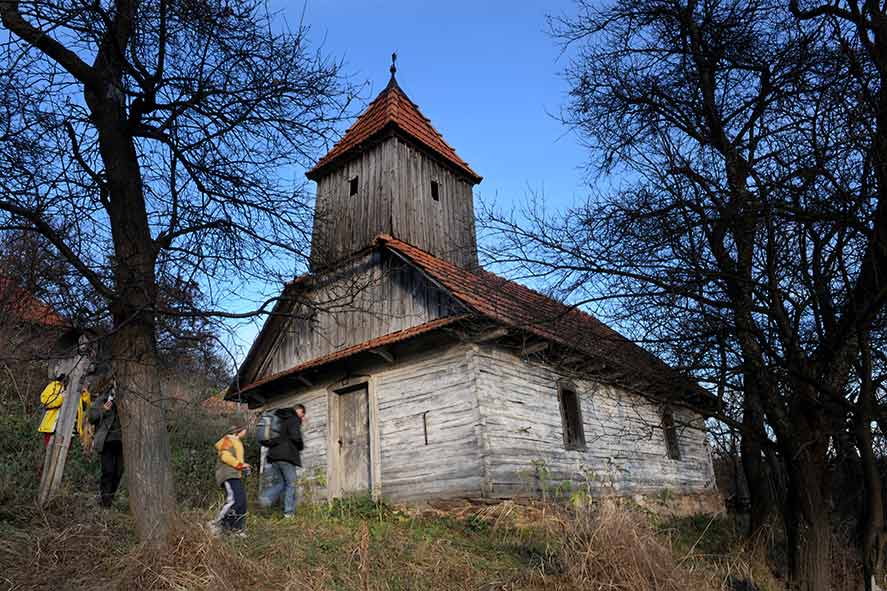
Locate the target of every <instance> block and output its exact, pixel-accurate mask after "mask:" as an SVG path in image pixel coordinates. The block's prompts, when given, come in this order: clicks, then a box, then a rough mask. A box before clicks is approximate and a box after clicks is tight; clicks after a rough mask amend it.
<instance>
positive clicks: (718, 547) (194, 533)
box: [0, 503, 781, 591]
mask: <svg viewBox="0 0 887 591" xmlns="http://www.w3.org/2000/svg"><path fill="white" fill-rule="evenodd" d="M81 506H82V505H81ZM75 507H76V506H75V505H73V504H69V505H63V506H61V507H57V508H56V510H55V511H54V512H49V513H37V512H35V513H34V514H33V515H31V516H29V517H28V522H29V523H31V524H32V527H29V528H28V529H22V528H21V527H17V528H15V529H13V528H10V527H9V526H8V525H7V526H4V525H3V523H2V522H0V590H4V591H6V590H8V591H26V590H27V591H31V590H34V591H37V590H41V591H42V590H50V589H53V590H56V589H60V590H65V589H83V590H96V591H98V590H101V591H117V590H121V591H122V590H127V591H129V590H132V591H148V590H152V591H153V590H157V591H165V590H170V591H172V590H182V591H186V590H187V591H204V590H205V591H210V590H232V591H233V590H240V589H250V590H251V591H262V590H269V591H270V590H272V589H273V590H284V591H320V590H328V589H337V590H343V591H344V590H348V591H383V590H385V591H394V590H407V589H416V590H418V589H447V590H451V589H452V590H454V591H458V590H465V591H468V590H472V591H476V590H483V591H494V590H495V591H503V590H504V591H516V590H519V589H523V590H529V591H534V590H540V591H541V590H543V589H544V590H558V591H578V590H580V589H581V590H601V591H604V590H606V591H628V590H630V591H653V590H656V591H672V590H678V589H680V590H685V589H694V590H699V591H721V590H723V591H728V590H732V589H745V588H748V589H752V588H754V589H759V590H761V591H770V590H773V591H775V590H776V589H779V588H781V587H780V585H779V581H778V580H776V579H775V578H774V577H773V575H772V573H771V572H770V568H769V567H768V566H767V555H766V552H765V551H764V549H763V548H764V547H765V546H766V544H760V545H758V546H753V547H748V546H745V545H743V544H742V543H740V542H739V541H737V537H736V536H735V532H733V531H732V530H731V529H730V527H728V525H727V524H728V523H729V522H728V521H727V520H724V519H695V520H684V521H678V520H675V521H671V522H669V523H667V524H662V523H659V524H656V523H655V522H654V521H651V519H650V518H649V516H647V515H645V514H643V513H640V512H635V511H630V510H626V509H625V508H618V507H613V506H608V505H606V504H599V505H595V507H594V508H587V509H583V510H574V509H566V508H564V507H559V506H555V505H544V504H531V505H519V504H515V503H501V504H498V505H494V506H489V507H477V506H473V507H468V506H466V507H463V508H451V509H450V510H448V511H433V512H431V513H429V512H422V513H414V514H407V513H403V512H400V511H396V510H391V509H390V508H383V509H380V510H379V511H378V512H377V513H373V511H372V510H370V511H367V510H366V508H365V507H362V508H359V509H358V510H352V509H348V508H346V510H344V511H330V510H329V509H326V510H321V509H317V510H314V511H311V510H305V511H303V512H302V513H301V514H300V515H299V516H298V517H297V518H296V519H295V520H293V521H282V520H280V519H278V518H273V517H262V516H258V515H250V516H249V525H248V527H249V538H247V539H238V538H229V537H222V538H215V537H212V536H210V535H209V533H208V532H207V531H206V529H205V528H204V527H203V525H202V523H203V522H204V521H205V520H206V519H207V516H208V512H198V511H191V512H187V513H184V514H182V515H181V518H180V520H179V526H178V528H177V530H176V532H175V535H174V538H173V543H172V544H171V546H170V547H169V548H168V549H167V550H165V551H163V552H158V551H157V550H156V549H155V548H150V547H145V546H141V545H139V544H137V543H135V540H134V539H133V535H132V524H131V521H130V519H129V517H128V516H127V515H126V514H125V513H122V512H110V513H107V512H100V511H99V510H97V509H88V510H87V509H81V510H75ZM306 509H307V508H306ZM18 523H21V521H19V522H18ZM742 582H749V583H753V584H754V585H755V586H754V587H742V586H741V585H740V583H742Z"/></svg>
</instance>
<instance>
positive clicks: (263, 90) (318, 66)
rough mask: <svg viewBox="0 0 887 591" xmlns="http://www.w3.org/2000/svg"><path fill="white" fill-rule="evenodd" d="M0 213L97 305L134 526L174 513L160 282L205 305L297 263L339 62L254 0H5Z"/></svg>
mask: <svg viewBox="0 0 887 591" xmlns="http://www.w3.org/2000/svg"><path fill="white" fill-rule="evenodd" d="M0 18H2V23H3V26H4V27H5V29H6V35H5V37H4V41H3V43H2V49H0V52H2V58H0V63H2V66H0V138H2V143H0V172H2V174H0V179H2V180H0V227H4V228H18V229H27V230H28V231H32V232H36V233H39V234H41V235H42V236H43V237H45V238H46V239H47V240H48V241H49V243H50V244H52V246H53V248H55V249H56V250H57V251H58V252H59V253H60V254H61V256H62V257H63V258H64V259H65V260H66V261H67V263H68V264H70V265H71V266H72V267H73V268H74V269H76V271H77V272H78V273H79V274H80V275H81V276H82V277H84V278H85V279H86V280H87V281H88V282H89V285H90V287H91V289H92V290H94V292H95V293H96V294H98V295H99V296H100V297H101V298H102V299H103V301H104V303H105V304H106V306H107V310H108V314H109V316H110V319H111V324H112V330H111V333H110V335H109V338H110V350H111V356H112V364H113V371H114V374H115V377H116V379H117V383H118V386H119V388H120V391H121V396H120V397H119V398H118V400H119V403H120V406H119V409H120V412H121V418H122V423H123V428H124V457H125V460H126V464H127V473H128V483H129V489H130V491H131V494H130V507H131V510H132V512H133V514H134V516H135V521H136V529H137V532H138V534H139V537H140V538H141V539H144V540H151V541H157V542H162V541H163V540H164V539H165V536H166V533H167V532H168V529H169V526H170V523H171V517H172V514H173V512H174V494H173V482H172V473H171V470H170V467H169V447H168V443H167V438H166V429H165V425H164V421H163V415H162V408H161V406H162V405H161V400H160V394H159V381H158V375H157V341H156V335H157V323H158V318H159V317H161V316H163V315H179V316H182V315H196V314H206V313H219V314H223V312H222V311H220V310H206V309H200V310H197V309H191V308H189V307H188V306H172V305H170V303H169V302H168V301H161V300H160V299H159V297H158V286H159V285H160V284H161V283H163V282H166V283H167V284H175V283H176V282H186V283H187V282H190V281H198V282H199V283H200V284H201V285H202V286H204V287H205V288H206V291H207V293H209V294H211V297H210V298H209V300H210V302H211V303H216V302H218V301H219V299H220V297H219V294H220V293H221V290H223V289H224V286H225V285H232V283H230V282H231V281H233V280H235V279H236V278H249V277H255V276H261V277H262V278H263V279H265V278H267V277H268V276H269V273H271V272H272V271H274V270H275V269H276V268H277V267H280V266H285V267H286V269H287V271H291V270H292V266H293V262H292V261H293V257H301V256H302V253H303V252H305V253H307V250H303V246H304V245H305V244H307V241H306V236H307V233H308V232H309V231H310V227H311V225H310V223H309V218H310V214H311V209H310V207H309V203H308V201H307V199H306V196H305V195H304V194H303V192H302V191H301V186H287V184H286V183H284V182H282V180H281V179H282V178H284V176H283V174H282V172H284V171H285V167H287V166H289V165H292V164H296V163H299V162H303V163H304V162H305V161H307V160H308V159H309V158H310V156H311V155H312V154H313V153H314V151H315V149H316V148H317V147H318V146H319V145H320V144H321V143H322V142H323V141H324V138H325V137H327V135H328V134H329V133H330V132H331V131H332V130H333V126H334V125H335V124H336V123H337V121H338V119H339V117H340V116H341V114H342V112H343V109H344V108H345V107H346V106H347V105H348V102H349V100H350V98H351V89H350V87H349V86H348V85H347V84H345V83H343V78H342V76H341V74H340V65H339V64H338V63H336V62H333V61H330V60H328V59H327V58H325V57H324V56H323V55H322V54H321V53H319V52H318V51H315V50H312V49H311V47H310V44H309V41H308V38H307V32H308V29H307V27H306V26H304V25H303V24H302V23H299V25H298V27H297V28H296V29H295V30H289V29H287V28H286V27H285V26H283V23H281V22H277V21H276V20H275V19H274V18H273V15H271V14H269V13H268V12H267V9H266V7H265V4H264V3H263V2H260V1H258V0H253V1H246V2H229V1H225V0H154V1H149V0H142V1H140V0H113V1H112V0H106V1H100V2H95V1H92V0H90V1H86V0H80V1H77V0H75V1H65V2H53V1H43V0H41V1H32V2H24V1H22V2H18V1H3V2H0Z"/></svg>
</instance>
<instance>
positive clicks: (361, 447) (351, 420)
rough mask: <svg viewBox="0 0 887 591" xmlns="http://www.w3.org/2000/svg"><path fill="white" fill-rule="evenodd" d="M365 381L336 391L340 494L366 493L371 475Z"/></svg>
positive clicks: (369, 486) (369, 485)
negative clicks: (337, 399) (337, 402)
mask: <svg viewBox="0 0 887 591" xmlns="http://www.w3.org/2000/svg"><path fill="white" fill-rule="evenodd" d="M367 394H368V393H367V385H366V384H361V385H360V386H357V387H355V388H350V389H348V390H345V391H342V392H339V393H338V396H339V467H340V470H341V471H340V474H341V480H340V482H341V483H342V494H345V495H347V494H358V493H367V492H369V491H370V488H371V485H372V482H371V481H372V478H371V476H370V417H369V398H368V396H367Z"/></svg>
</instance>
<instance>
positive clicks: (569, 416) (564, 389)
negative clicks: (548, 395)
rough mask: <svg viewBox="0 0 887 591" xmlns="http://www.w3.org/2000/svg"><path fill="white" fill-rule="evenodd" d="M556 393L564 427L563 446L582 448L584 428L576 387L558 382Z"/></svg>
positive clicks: (583, 447) (583, 446)
mask: <svg viewBox="0 0 887 591" xmlns="http://www.w3.org/2000/svg"><path fill="white" fill-rule="evenodd" d="M557 394H558V400H559V401H560V407H561V422H562V423H563V427H564V448H566V449H578V450H584V449H585V429H584V428H583V426H582V408H581V407H580V405H579V395H578V394H576V388H575V387H573V386H572V385H570V384H558V388H557Z"/></svg>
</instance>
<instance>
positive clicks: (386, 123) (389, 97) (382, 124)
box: [306, 76, 481, 183]
mask: <svg viewBox="0 0 887 591" xmlns="http://www.w3.org/2000/svg"><path fill="white" fill-rule="evenodd" d="M391 128H396V129H398V130H399V131H401V132H402V133H404V134H406V135H407V136H409V137H410V138H411V139H413V140H414V141H416V142H418V143H419V144H421V145H422V146H423V147H424V148H426V149H428V150H430V151H431V152H433V153H434V154H436V155H437V156H439V157H440V158H442V159H443V160H445V161H446V162H447V163H449V164H450V165H452V166H453V167H454V168H456V170H457V171H459V172H461V173H462V174H464V175H466V176H467V177H468V178H469V179H471V180H472V181H473V182H475V183H479V182H480V181H481V177H480V175H478V174H477V173H476V172H474V171H473V170H472V169H471V167H470V166H468V163H467V162H465V161H464V160H463V159H462V158H460V157H459V155H458V154H456V150H454V149H453V148H452V146H450V145H449V144H448V143H447V142H446V141H445V140H444V139H443V136H442V135H441V134H440V133H438V131H437V130H436V129H434V127H433V126H432V125H431V121H430V120H429V119H428V118H427V117H425V115H423V114H422V113H421V112H420V111H419V107H418V106H416V104H415V103H414V102H413V101H411V100H410V98H409V97H408V96H407V95H406V93H404V91H403V90H401V88H400V86H398V85H397V82H396V81H395V79H394V77H393V76H392V78H391V82H389V83H388V86H386V87H385V89H384V90H383V91H382V92H381V93H379V96H377V97H376V98H375V100H374V101H373V102H372V103H370V106H369V107H367V110H366V111H364V113H363V114H362V115H361V116H360V117H358V118H357V121H355V122H354V124H353V125H352V126H351V127H350V128H349V129H348V131H346V132H345V135H344V136H343V137H342V139H341V140H339V142H338V143H337V144H336V145H335V146H333V149H332V150H330V151H329V153H327V155H326V156H324V157H323V158H321V159H320V160H319V161H318V162H317V164H316V165H315V166H314V168H312V169H311V170H309V171H308V172H307V173H306V176H307V177H308V178H310V179H316V178H317V177H318V176H320V172H321V171H322V170H323V169H325V168H327V167H328V166H330V165H331V164H332V163H333V162H334V161H337V160H339V159H340V158H342V157H343V156H345V155H347V154H349V153H351V152H352V151H354V150H358V149H360V148H361V147H362V146H363V145H364V144H366V143H367V142H369V141H371V140H373V139H375V138H376V137H378V136H379V135H380V134H381V133H383V132H384V131H385V130H387V129H391Z"/></svg>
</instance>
